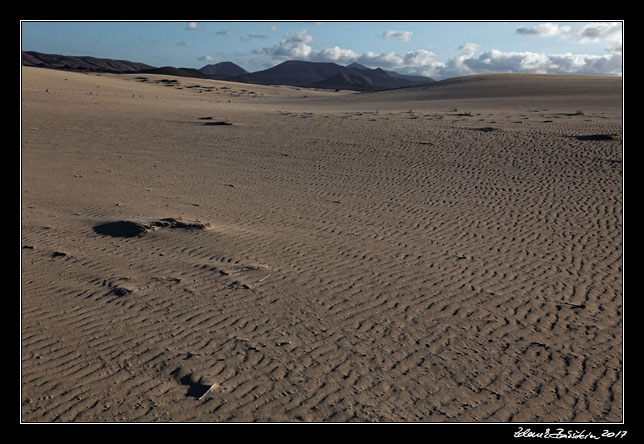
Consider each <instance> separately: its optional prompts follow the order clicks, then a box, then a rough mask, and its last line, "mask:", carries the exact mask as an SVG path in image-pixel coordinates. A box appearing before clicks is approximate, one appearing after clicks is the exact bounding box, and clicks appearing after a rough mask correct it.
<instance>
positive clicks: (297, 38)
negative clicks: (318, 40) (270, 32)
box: [254, 29, 313, 60]
mask: <svg viewBox="0 0 644 444" xmlns="http://www.w3.org/2000/svg"><path fill="white" fill-rule="evenodd" d="M312 41H313V37H311V35H309V33H308V32H307V31H306V29H303V30H301V31H297V32H296V33H294V34H288V35H287V38H286V39H285V40H282V41H281V42H279V43H278V44H277V45H274V46H270V47H263V48H259V49H256V50H255V51H254V52H255V53H256V54H264V55H269V56H272V57H274V58H277V59H289V58H292V59H299V60H302V59H304V60H306V59H307V58H308V57H309V56H310V55H311V53H312V51H313V48H311V46H309V45H308V44H309V43H311V42H312Z"/></svg>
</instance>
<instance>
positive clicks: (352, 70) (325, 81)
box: [227, 60, 434, 91]
mask: <svg viewBox="0 0 644 444" xmlns="http://www.w3.org/2000/svg"><path fill="white" fill-rule="evenodd" d="M356 65H357V66H356ZM409 77H412V76H405V75H402V74H398V73H394V72H387V71H384V70H382V69H380V68H376V69H369V68H367V67H365V66H362V65H358V64H353V66H352V65H349V66H341V65H338V64H336V63H324V62H306V61H298V60H289V61H286V62H283V63H280V64H279V65H276V66H274V67H272V68H268V69H265V70H263V71H257V72H253V73H248V74H244V75H241V76H234V77H232V78H229V79H227V80H234V81H236V82H244V83H256V84H260V85H291V86H301V87H309V88H326V89H328V88H332V89H349V90H354V91H380V90H385V89H396V88H407V87H410V86H418V85H423V84H428V83H432V82H433V81H434V80H432V79H430V78H428V77H422V78H416V77H414V78H413V79H412V78H409Z"/></svg>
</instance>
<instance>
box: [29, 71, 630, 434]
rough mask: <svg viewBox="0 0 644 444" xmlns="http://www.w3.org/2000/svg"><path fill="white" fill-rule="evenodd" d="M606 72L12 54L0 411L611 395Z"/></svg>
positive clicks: (502, 412) (415, 411) (609, 100)
mask: <svg viewBox="0 0 644 444" xmlns="http://www.w3.org/2000/svg"><path fill="white" fill-rule="evenodd" d="M621 100H622V90H621V79H615V78H587V77H568V76H531V75H489V76H473V77H467V78H460V79H457V80H453V81H448V82H444V83H437V84H433V85H431V86H429V87H421V88H413V89H408V90H399V91H389V92H381V93H372V94H359V95H357V94H353V93H350V92H347V91H338V92H336V91H322V90H319V91H316V90H307V89H300V88H291V87H268V86H255V85H245V84H235V83H226V82H220V81H208V80H201V79H187V78H171V77H163V76H155V75H145V76H137V75H109V74H103V75H97V74H81V73H71V72H63V71H52V70H45V69H38V68H23V70H22V151H21V166H22V171H21V182H22V183H21V186H22V189H21V199H22V200H21V213H22V214H21V220H22V226H21V228H22V232H21V256H22V259H21V265H22V269H21V274H22V277H21V293H22V295H21V296H22V299H21V312H22V317H21V334H22V344H21V359H22V374H21V385H22V398H21V402H22V420H23V421H25V422H40V421H63V422H68V421H83V422H94V421H96V422H104V421H107V422H116V421H128V422H139V421H145V422H156V421H175V422H190V421H201V422H223V421H266V422H278V421H279V422H290V421H317V422H327V421H329V422H330V421H339V422H349V421H357V422H367V421H374V422H385V421H386V422H415V421H425V422H511V421H516V422H542V421H545V422H553V421H557V422H558V421H566V422H576V421H582V422H611V421H616V422H619V421H621V420H622V415H623V406H622V383H623V370H622V362H623V357H622V340H623V338H622V327H623V324H622V315H623V313H622V307H623V303H622V302H623V301H622V259H623V256H622V249H623V244H622V235H623V229H622V198H623V180H622V179H623V178H622V125H623V122H622V102H621Z"/></svg>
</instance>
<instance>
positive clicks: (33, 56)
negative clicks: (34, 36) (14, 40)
mask: <svg viewBox="0 0 644 444" xmlns="http://www.w3.org/2000/svg"><path fill="white" fill-rule="evenodd" d="M22 66H36V67H40V68H50V69H65V70H73V71H92V72H111V73H132V72H138V71H141V70H143V69H150V68H152V66H150V65H146V64H145V63H138V62H129V61H127V60H112V59H101V58H96V57H89V56H65V55H59V54H43V53H40V52H36V51H23V52H22Z"/></svg>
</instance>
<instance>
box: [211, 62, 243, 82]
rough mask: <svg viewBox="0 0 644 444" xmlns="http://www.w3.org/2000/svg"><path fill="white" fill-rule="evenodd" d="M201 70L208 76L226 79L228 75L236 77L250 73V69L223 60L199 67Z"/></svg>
mask: <svg viewBox="0 0 644 444" xmlns="http://www.w3.org/2000/svg"><path fill="white" fill-rule="evenodd" d="M199 71H200V72H201V73H202V74H205V75H207V76H208V77H210V78H213V79H216V80H225V79H226V78H227V77H235V76H242V75H244V74H248V71H246V70H245V69H244V68H242V67H241V66H239V65H236V64H234V63H233V62H221V63H215V64H212V65H206V66H204V67H202V68H199Z"/></svg>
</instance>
